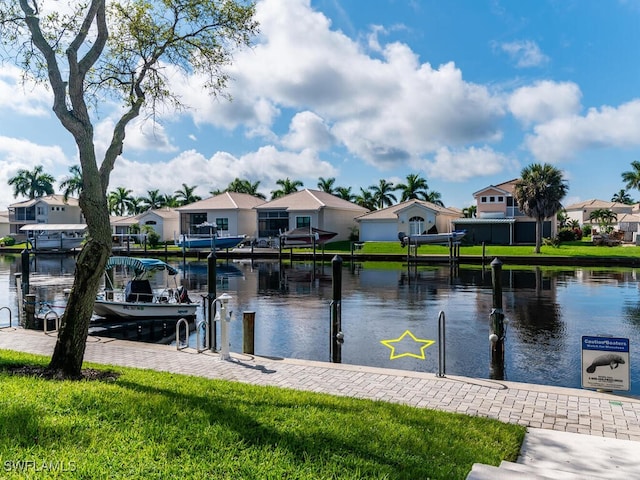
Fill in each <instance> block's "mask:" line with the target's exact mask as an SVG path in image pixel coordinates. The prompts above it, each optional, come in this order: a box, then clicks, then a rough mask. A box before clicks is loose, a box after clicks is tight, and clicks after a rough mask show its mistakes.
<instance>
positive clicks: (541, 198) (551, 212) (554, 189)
mask: <svg viewBox="0 0 640 480" xmlns="http://www.w3.org/2000/svg"><path fill="white" fill-rule="evenodd" d="M568 189H569V187H568V185H567V182H566V181H565V180H564V178H563V175H562V172H561V171H560V170H558V169H557V168H555V167H554V166H553V165H549V164H548V163H545V164H544V165H541V164H539V163H534V164H531V165H529V166H527V167H525V168H523V169H522V172H521V173H520V179H519V180H518V181H517V182H516V184H515V190H514V197H515V200H516V202H517V203H518V208H519V209H520V210H521V211H522V212H524V213H525V214H526V215H528V216H530V217H533V218H535V219H536V250H535V251H536V253H540V246H541V245H542V224H543V222H544V220H545V219H546V218H549V217H553V216H555V214H556V213H557V212H558V210H560V209H561V208H562V203H561V202H562V199H563V198H564V197H565V195H566V194H567V190H568Z"/></svg>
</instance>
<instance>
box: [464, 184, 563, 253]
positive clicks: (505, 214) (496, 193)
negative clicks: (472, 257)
mask: <svg viewBox="0 0 640 480" xmlns="http://www.w3.org/2000/svg"><path fill="white" fill-rule="evenodd" d="M517 181H518V179H517V178H516V179H513V180H509V181H507V182H504V183H500V184H498V185H489V186H488V187H486V188H483V189H481V190H478V191H477V192H475V193H474V194H473V197H474V199H475V201H476V217H475V218H458V219H455V220H454V221H453V225H454V228H455V230H466V231H467V235H466V236H465V242H470V243H473V244H480V243H483V242H484V243H487V244H494V245H515V244H523V243H535V241H536V220H535V218H532V217H529V216H527V215H525V214H524V213H523V212H521V211H520V209H519V208H518V203H517V201H516V199H515V197H514V192H515V184H516V182H517ZM557 230H558V229H557V222H556V220H555V215H554V216H553V217H550V218H547V219H545V220H544V221H543V223H542V236H543V237H554V236H555V235H556V234H557Z"/></svg>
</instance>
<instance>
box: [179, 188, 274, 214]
mask: <svg viewBox="0 0 640 480" xmlns="http://www.w3.org/2000/svg"><path fill="white" fill-rule="evenodd" d="M263 203H264V200H262V199H261V198H258V197H254V196H253V195H249V194H246V193H237V192H223V193H221V194H220V195H215V196H213V197H209V198H205V199H204V200H200V201H198V202H194V203H190V204H189V205H185V206H183V207H178V208H177V210H178V211H180V212H193V211H203V210H250V209H252V208H254V207H257V206H258V205H261V204H263Z"/></svg>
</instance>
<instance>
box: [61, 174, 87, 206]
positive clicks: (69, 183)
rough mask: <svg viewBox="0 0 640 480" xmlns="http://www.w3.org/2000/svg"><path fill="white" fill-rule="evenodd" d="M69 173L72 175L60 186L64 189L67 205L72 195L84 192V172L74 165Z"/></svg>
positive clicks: (63, 193)
mask: <svg viewBox="0 0 640 480" xmlns="http://www.w3.org/2000/svg"><path fill="white" fill-rule="evenodd" d="M69 173H71V175H70V176H69V177H66V178H65V179H64V180H62V181H61V182H60V184H59V185H58V186H59V187H60V188H61V189H62V195H63V198H64V201H65V203H66V202H67V201H68V200H69V197H70V196H71V195H74V194H76V195H80V193H81V192H82V170H81V169H80V165H72V166H71V167H69Z"/></svg>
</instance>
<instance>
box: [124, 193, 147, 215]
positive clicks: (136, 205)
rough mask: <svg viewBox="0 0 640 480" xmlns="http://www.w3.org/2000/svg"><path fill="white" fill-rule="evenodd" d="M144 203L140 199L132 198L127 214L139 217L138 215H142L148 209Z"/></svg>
mask: <svg viewBox="0 0 640 480" xmlns="http://www.w3.org/2000/svg"><path fill="white" fill-rule="evenodd" d="M143 204H144V202H143V200H142V198H140V197H131V198H130V199H129V203H128V204H127V213H128V214H129V215H137V214H138V213H142V212H144V211H145V210H147V209H146V208H144V205H143Z"/></svg>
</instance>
